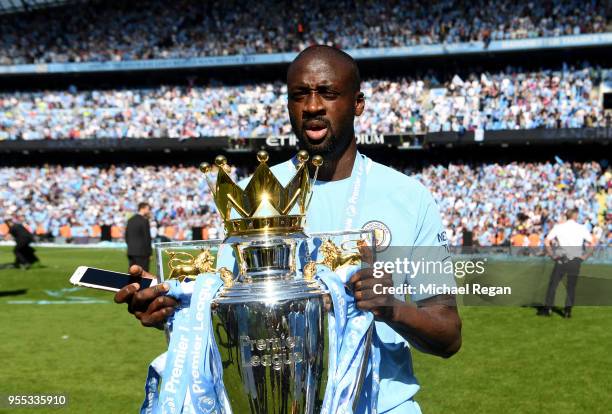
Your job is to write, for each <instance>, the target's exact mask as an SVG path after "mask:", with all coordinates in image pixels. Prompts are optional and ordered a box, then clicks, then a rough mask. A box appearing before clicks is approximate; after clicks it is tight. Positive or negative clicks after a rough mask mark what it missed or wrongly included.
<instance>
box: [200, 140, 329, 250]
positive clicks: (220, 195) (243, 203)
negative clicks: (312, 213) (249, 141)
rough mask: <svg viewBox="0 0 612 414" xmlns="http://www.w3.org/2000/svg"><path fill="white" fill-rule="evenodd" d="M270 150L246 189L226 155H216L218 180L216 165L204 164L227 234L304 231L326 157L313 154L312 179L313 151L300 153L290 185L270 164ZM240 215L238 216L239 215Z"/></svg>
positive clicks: (262, 153)
mask: <svg viewBox="0 0 612 414" xmlns="http://www.w3.org/2000/svg"><path fill="white" fill-rule="evenodd" d="M268 158H269V157H268V153H267V152H266V151H259V152H258V153H257V159H258V161H259V166H258V167H257V169H256V170H255V173H254V174H253V176H252V177H251V180H250V181H249V183H248V184H247V186H246V188H245V189H244V190H243V189H242V188H240V186H238V184H236V183H235V182H234V181H233V180H232V178H231V177H230V176H229V173H230V172H231V169H230V167H229V165H228V164H227V159H226V158H225V157H224V156H223V155H219V156H217V157H216V158H215V164H216V165H217V167H218V168H219V170H218V173H217V182H216V183H215V184H214V185H213V184H212V183H211V182H210V180H209V173H210V172H211V170H212V166H211V165H210V164H209V163H206V162H204V163H202V164H200V170H201V171H202V172H203V173H204V174H205V176H206V180H207V181H208V185H209V187H210V189H211V191H212V194H213V198H214V200H215V204H216V205H217V209H218V211H219V214H220V215H221V218H222V219H223V223H224V225H225V231H226V238H227V239H230V238H233V237H235V236H257V235H287V234H292V233H293V234H300V233H302V232H303V229H304V219H305V216H306V211H307V210H308V205H309V204H310V199H311V197H312V182H314V180H316V177H317V173H318V171H319V167H320V166H321V165H322V164H323V158H322V157H321V156H320V155H316V156H314V157H313V158H312V161H311V162H312V165H313V166H314V167H315V172H314V174H313V177H314V178H313V180H312V182H311V179H310V175H309V171H308V160H309V155H308V153H307V152H306V151H300V152H298V154H297V166H296V168H297V171H296V173H295V175H294V176H293V178H292V179H291V180H290V181H289V183H288V184H287V185H286V186H283V185H282V184H281V183H280V181H279V180H278V179H277V178H276V176H275V175H274V174H273V173H272V171H271V170H270V167H268V164H267V162H268ZM237 216H238V217H237Z"/></svg>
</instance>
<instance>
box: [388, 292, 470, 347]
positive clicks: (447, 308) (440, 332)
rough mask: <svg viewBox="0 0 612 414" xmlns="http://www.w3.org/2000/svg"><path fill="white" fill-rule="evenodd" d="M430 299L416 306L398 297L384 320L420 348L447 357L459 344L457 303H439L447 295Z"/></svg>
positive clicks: (459, 331) (459, 322)
mask: <svg viewBox="0 0 612 414" xmlns="http://www.w3.org/2000/svg"><path fill="white" fill-rule="evenodd" d="M431 299H432V300H429V301H425V302H423V303H422V304H420V305H419V306H415V305H414V304H408V303H405V302H402V301H397V303H396V304H395V305H394V309H393V317H392V318H391V320H390V321H388V322H387V323H388V324H389V326H391V327H392V328H393V329H395V330H396V331H397V332H398V333H399V334H400V335H402V336H403V337H404V338H405V339H406V340H408V341H409V342H410V343H411V344H413V345H414V346H415V347H416V348H418V349H419V350H421V351H423V352H426V353H429V354H433V355H437V356H441V357H443V358H448V357H451V356H452V355H454V354H455V353H456V352H457V351H459V348H460V347H461V319H460V318H459V314H458V312H457V307H456V306H453V305H452V304H451V305H449V304H445V303H441V302H442V301H444V299H447V298H446V297H444V296H441V297H434V298H431ZM451 300H452V298H451ZM453 302H454V300H453Z"/></svg>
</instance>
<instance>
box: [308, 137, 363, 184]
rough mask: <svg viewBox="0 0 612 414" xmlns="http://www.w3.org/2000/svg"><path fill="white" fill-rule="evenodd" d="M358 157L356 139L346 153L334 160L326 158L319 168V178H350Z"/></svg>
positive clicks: (325, 179)
mask: <svg viewBox="0 0 612 414" xmlns="http://www.w3.org/2000/svg"><path fill="white" fill-rule="evenodd" d="M356 157H357V143H356V142H355V140H353V141H351V144H350V145H349V146H348V147H347V148H346V150H345V151H344V153H343V154H342V155H341V156H340V158H338V159H337V160H334V161H328V160H324V161H323V165H322V166H321V168H320V169H319V174H318V177H317V180H320V181H338V180H344V179H345V178H349V177H350V176H351V173H352V172H353V165H354V164H355V158H356Z"/></svg>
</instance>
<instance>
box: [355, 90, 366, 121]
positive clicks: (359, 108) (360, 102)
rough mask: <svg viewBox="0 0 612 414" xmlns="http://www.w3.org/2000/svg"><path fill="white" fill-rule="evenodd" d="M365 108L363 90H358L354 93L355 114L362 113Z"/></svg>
mask: <svg viewBox="0 0 612 414" xmlns="http://www.w3.org/2000/svg"><path fill="white" fill-rule="evenodd" d="M364 108H365V96H364V95H363V92H361V91H359V92H357V93H356V94H355V116H359V115H361V114H362V113H363V110H364Z"/></svg>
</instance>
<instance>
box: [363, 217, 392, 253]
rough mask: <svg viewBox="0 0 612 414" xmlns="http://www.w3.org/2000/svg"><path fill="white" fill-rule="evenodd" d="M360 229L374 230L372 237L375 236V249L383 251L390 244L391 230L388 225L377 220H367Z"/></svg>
mask: <svg viewBox="0 0 612 414" xmlns="http://www.w3.org/2000/svg"><path fill="white" fill-rule="evenodd" d="M361 229H362V230H366V231H367V230H370V231H371V230H374V237H376V251H377V252H383V251H385V250H386V249H387V247H389V245H390V244H391V230H389V227H388V226H387V225H386V224H385V223H383V222H382V221H378V220H371V221H368V222H367V223H365V224H364V225H363V227H361Z"/></svg>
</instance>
